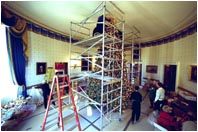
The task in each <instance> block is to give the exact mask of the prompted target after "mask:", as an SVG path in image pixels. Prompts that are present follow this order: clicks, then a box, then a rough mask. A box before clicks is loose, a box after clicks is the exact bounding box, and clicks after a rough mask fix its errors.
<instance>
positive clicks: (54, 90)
mask: <svg viewBox="0 0 198 132" xmlns="http://www.w3.org/2000/svg"><path fill="white" fill-rule="evenodd" d="M66 87H68V90H69V94H65V88H66ZM55 94H57V98H56V99H54V95H55ZM69 97H70V100H71V103H70V105H68V103H67V104H64V102H63V100H64V99H68V98H69ZM55 100H57V101H58V107H57V111H58V115H57V116H58V117H56V118H58V121H57V122H55V123H56V124H57V125H58V127H59V128H60V127H61V130H62V131H64V121H63V109H64V108H65V106H66V107H68V106H70V107H73V111H74V116H75V120H76V125H75V126H73V127H72V128H76V127H77V126H78V130H79V131H81V127H80V121H79V118H78V112H77V109H76V105H75V101H74V96H73V92H72V88H71V83H70V79H69V76H68V75H54V78H53V82H52V86H51V92H50V95H49V98H48V104H47V108H46V112H45V117H44V121H43V124H42V131H44V130H45V129H46V124H47V123H49V122H50V121H47V118H48V117H49V116H53V118H54V115H55V114H57V111H56V112H55V113H53V114H49V111H50V108H52V109H55V110H56V108H55V107H53V106H52V105H51V102H52V101H55ZM51 121H53V122H54V121H55V120H54V119H51ZM49 126H51V127H54V126H55V125H54V124H53V123H51V125H49ZM49 126H48V127H49Z"/></svg>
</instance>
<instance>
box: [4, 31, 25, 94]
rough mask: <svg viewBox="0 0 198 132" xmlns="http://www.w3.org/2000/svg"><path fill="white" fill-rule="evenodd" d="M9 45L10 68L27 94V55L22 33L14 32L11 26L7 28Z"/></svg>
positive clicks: (23, 91) (23, 92)
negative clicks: (24, 49)
mask: <svg viewBox="0 0 198 132" xmlns="http://www.w3.org/2000/svg"><path fill="white" fill-rule="evenodd" d="M6 35H7V47H8V53H9V56H10V58H11V59H10V61H12V62H11V63H10V64H12V65H10V68H13V72H14V73H12V74H14V76H15V80H16V82H15V83H17V84H18V85H20V86H23V90H22V95H23V96H25V97H26V96H27V91H26V81H25V55H24V51H23V40H22V35H18V34H16V33H14V32H13V31H12V30H11V29H10V28H6Z"/></svg>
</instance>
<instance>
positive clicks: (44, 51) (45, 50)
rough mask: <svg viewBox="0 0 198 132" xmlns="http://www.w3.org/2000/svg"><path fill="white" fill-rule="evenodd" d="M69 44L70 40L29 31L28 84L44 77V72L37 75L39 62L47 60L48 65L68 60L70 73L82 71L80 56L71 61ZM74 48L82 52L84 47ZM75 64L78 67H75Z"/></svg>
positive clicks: (40, 80) (74, 55) (38, 81)
mask: <svg viewBox="0 0 198 132" xmlns="http://www.w3.org/2000/svg"><path fill="white" fill-rule="evenodd" d="M69 45H70V44H69V43H68V42H63V41H60V40H56V39H53V38H49V37H47V36H43V35H40V34H37V33H34V32H31V31H28V51H29V58H28V65H27V66H26V83H27V86H32V85H35V84H39V83H41V82H42V80H43V79H44V76H45V75H44V74H41V75H36V63H37V62H47V67H54V65H55V62H68V73H70V72H71V73H72V74H79V73H82V72H81V59H80V57H79V59H78V60H72V61H70V46H69ZM72 50H73V52H82V49H81V48H79V47H73V48H72ZM77 56H79V54H78V53H73V54H71V58H76V57H77ZM93 60H94V59H93ZM70 62H71V67H70ZM75 64H76V65H77V67H75V68H74V65H75ZM70 68H71V69H70Z"/></svg>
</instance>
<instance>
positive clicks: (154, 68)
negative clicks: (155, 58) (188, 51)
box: [146, 65, 157, 73]
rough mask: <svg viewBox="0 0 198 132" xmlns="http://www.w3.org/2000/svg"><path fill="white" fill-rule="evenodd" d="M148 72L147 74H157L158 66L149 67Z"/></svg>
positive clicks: (147, 67)
mask: <svg viewBox="0 0 198 132" xmlns="http://www.w3.org/2000/svg"><path fill="white" fill-rule="evenodd" d="M146 72H147V73H157V65H147V66H146Z"/></svg>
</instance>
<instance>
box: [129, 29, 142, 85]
mask: <svg viewBox="0 0 198 132" xmlns="http://www.w3.org/2000/svg"><path fill="white" fill-rule="evenodd" d="M125 36H126V37H125V41H126V42H127V43H131V46H130V47H127V48H131V67H130V71H129V73H128V74H129V78H130V82H131V84H133V85H140V80H141V79H140V77H141V75H140V74H141V72H140V71H141V66H140V65H141V45H140V39H141V32H140V31H139V30H138V28H136V27H135V26H133V28H132V31H131V32H130V33H127V34H125ZM137 51H138V52H137Z"/></svg>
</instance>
